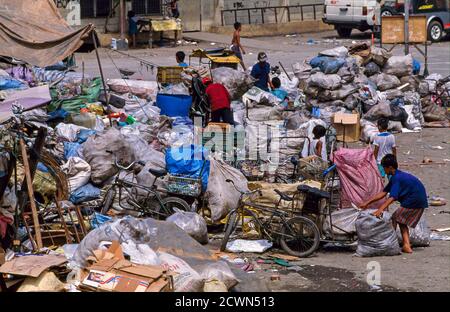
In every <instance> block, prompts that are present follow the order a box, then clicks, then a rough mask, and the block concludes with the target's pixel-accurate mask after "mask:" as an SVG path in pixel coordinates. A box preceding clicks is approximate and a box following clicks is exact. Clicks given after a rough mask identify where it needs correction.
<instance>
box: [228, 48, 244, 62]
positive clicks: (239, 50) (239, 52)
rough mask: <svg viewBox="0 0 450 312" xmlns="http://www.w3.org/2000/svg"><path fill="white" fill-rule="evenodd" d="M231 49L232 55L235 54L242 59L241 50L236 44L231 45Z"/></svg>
mask: <svg viewBox="0 0 450 312" xmlns="http://www.w3.org/2000/svg"><path fill="white" fill-rule="evenodd" d="M231 51H233V52H234V55H236V57H237V58H238V59H240V60H241V61H242V52H241V49H240V48H239V47H238V46H232V47H231Z"/></svg>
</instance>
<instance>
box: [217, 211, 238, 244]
mask: <svg viewBox="0 0 450 312" xmlns="http://www.w3.org/2000/svg"><path fill="white" fill-rule="evenodd" d="M237 222H238V213H237V212H236V211H232V212H230V215H229V216H228V221H227V224H226V225H225V234H224V236H223V239H222V243H221V244H220V251H225V250H226V249H227V243H228V240H229V239H230V236H231V234H232V233H233V232H234V230H235V229H236V225H237Z"/></svg>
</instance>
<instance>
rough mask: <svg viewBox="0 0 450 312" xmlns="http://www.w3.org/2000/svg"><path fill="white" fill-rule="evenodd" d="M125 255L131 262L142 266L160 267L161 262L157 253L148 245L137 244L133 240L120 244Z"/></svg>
mask: <svg viewBox="0 0 450 312" xmlns="http://www.w3.org/2000/svg"><path fill="white" fill-rule="evenodd" d="M120 246H121V247H122V250H123V252H124V254H126V255H128V256H130V261H131V262H133V263H136V264H142V265H160V264H161V260H160V259H159V257H158V255H157V253H156V252H155V251H153V249H151V248H150V247H149V246H148V245H147V244H137V243H136V242H134V241H133V240H131V239H130V240H127V241H125V242H122V243H121V244H120Z"/></svg>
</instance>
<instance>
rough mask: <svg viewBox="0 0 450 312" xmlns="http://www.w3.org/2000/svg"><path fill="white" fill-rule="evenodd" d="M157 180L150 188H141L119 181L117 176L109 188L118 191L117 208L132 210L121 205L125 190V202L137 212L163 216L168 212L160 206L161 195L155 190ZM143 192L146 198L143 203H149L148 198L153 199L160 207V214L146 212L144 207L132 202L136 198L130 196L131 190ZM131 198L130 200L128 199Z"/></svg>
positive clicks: (131, 183) (134, 184)
mask: <svg viewBox="0 0 450 312" xmlns="http://www.w3.org/2000/svg"><path fill="white" fill-rule="evenodd" d="M156 180H157V179H155V181H154V182H153V184H152V185H151V186H150V187H146V186H142V185H139V184H136V183H133V182H129V181H126V180H124V179H121V178H120V177H119V175H117V177H116V179H115V181H114V184H113V185H112V186H111V188H112V189H114V190H116V189H118V191H119V206H120V207H121V208H122V209H124V210H133V209H130V208H127V207H124V206H123V205H122V198H123V197H122V195H123V189H124V190H125V192H126V193H127V194H128V195H129V197H128V200H127V202H128V203H129V204H130V205H132V206H133V207H134V208H135V209H136V210H137V211H139V212H141V213H144V214H149V213H150V212H151V213H152V214H159V215H163V213H164V212H165V213H167V212H168V211H166V207H165V206H164V205H163V204H162V198H161V195H159V192H158V191H157V190H155V187H154V185H155V182H156ZM130 189H131V190H133V189H134V190H136V189H138V190H143V191H145V192H146V193H147V197H146V198H145V200H144V203H148V202H149V201H150V198H152V197H155V198H156V200H157V201H158V204H159V206H160V209H161V210H160V211H162V212H163V213H161V212H157V211H154V210H153V211H148V210H147V209H145V208H144V206H145V205H141V204H139V203H138V202H137V201H135V200H134V198H135V197H136V195H137V194H132V191H131V190H130ZM130 197H131V198H130Z"/></svg>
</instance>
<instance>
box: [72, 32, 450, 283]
mask: <svg viewBox="0 0 450 312" xmlns="http://www.w3.org/2000/svg"><path fill="white" fill-rule="evenodd" d="M187 36H188V35H187ZM334 37H335V34H334V32H325V33H320V34H304V35H301V36H300V35H299V36H296V37H284V36H280V37H270V38H257V40H256V41H253V42H252V44H253V46H252V47H250V48H248V49H247V55H245V61H246V63H247V64H253V63H254V60H255V59H256V54H257V53H258V52H259V51H260V50H266V51H269V59H270V62H271V63H273V64H276V63H278V61H282V62H283V64H284V65H285V66H286V68H290V66H291V65H292V64H293V63H295V62H298V61H303V60H304V59H305V58H307V57H311V56H314V55H316V54H317V52H319V51H321V50H323V49H325V48H332V47H334V46H336V45H340V44H346V45H348V44H351V43H353V42H359V41H369V40H370V35H368V34H358V33H356V34H355V35H353V36H352V38H351V39H350V40H345V41H344V40H337V41H336V40H334ZM309 38H314V39H315V40H317V43H316V44H314V45H308V44H306V41H307V40H308V39H309ZM217 39H223V43H220V42H214V45H212V43H211V42H208V41H200V42H199V46H200V47H217V46H219V45H222V46H226V44H225V43H226V42H227V40H228V38H225V39H224V38H220V37H218V38H217ZM281 46H282V47H283V48H280V47H281ZM196 47H197V46H194V45H190V44H186V45H184V46H181V47H176V48H172V47H162V48H158V49H153V50H146V49H144V50H133V51H129V52H128V53H130V54H132V55H134V56H138V57H141V58H143V59H146V60H148V61H150V62H153V63H155V64H158V65H174V63H175V59H174V55H175V52H176V51H177V50H184V51H185V52H186V53H187V54H188V53H189V52H190V51H192V49H193V48H196ZM449 48H450V44H449V41H448V39H447V40H446V41H444V42H442V43H438V44H434V45H433V46H431V47H430V48H429V51H430V72H439V73H441V74H443V75H448V74H450V59H449V55H450V52H449V51H450V49H449ZM394 52H395V54H401V52H402V50H401V49H399V48H398V49H397V50H395V51H394ZM414 54H415V55H416V52H414ZM100 55H101V58H102V64H103V67H104V71H105V76H106V77H107V78H119V77H120V76H119V73H118V70H117V68H116V67H119V68H129V69H133V70H136V71H137V73H136V74H135V75H134V76H133V78H135V79H146V80H154V77H155V74H156V71H155V72H151V71H147V70H146V69H145V68H141V67H140V66H139V62H137V61H136V60H134V59H132V58H129V57H125V56H120V55H117V54H116V53H115V52H109V51H107V50H105V49H102V50H101V52H100ZM77 60H78V63H79V65H81V64H80V61H81V60H84V62H85V65H86V72H87V73H88V74H91V75H98V74H99V71H98V67H97V64H96V61H95V55H94V54H90V55H84V56H81V55H79V56H77ZM288 71H289V69H288ZM396 138H397V145H398V146H399V148H398V156H399V161H400V162H401V165H400V166H401V169H403V170H405V171H409V172H411V173H413V174H415V175H417V176H418V177H419V178H420V179H421V180H422V181H423V183H424V184H425V186H426V189H427V192H428V194H429V195H430V196H432V195H436V196H441V197H444V198H445V199H447V201H448V202H450V161H449V160H450V129H424V130H423V132H421V133H406V134H397V135H396ZM363 145H364V144H363V143H359V144H357V146H360V147H361V146H363ZM357 146H356V147H357ZM435 146H441V147H442V149H436V148H433V147H435ZM424 157H429V158H431V159H432V160H433V161H434V162H435V164H431V165H419V164H420V163H421V162H422V160H423V158H424ZM445 159H447V161H445ZM403 163H406V165H404V164H403ZM441 212H446V213H441ZM449 213H450V204H448V203H447V204H446V205H445V206H441V207H430V208H429V209H427V210H426V213H425V217H426V218H427V220H428V223H429V226H430V227H431V228H432V229H436V228H443V227H450V214H449ZM442 234H444V235H448V236H450V232H443V233H442ZM214 247H216V246H214V243H213V245H212V246H211V248H214ZM353 253H354V252H353V251H351V250H342V249H336V248H333V249H327V250H324V249H321V250H319V251H318V252H317V253H316V254H315V255H314V256H313V257H310V258H307V259H301V260H299V261H298V263H295V265H294V267H293V268H284V267H282V266H279V265H275V266H273V265H265V264H264V265H262V266H261V267H260V269H258V270H256V271H255V273H247V272H244V271H242V270H241V269H240V268H239V267H237V266H236V267H233V271H234V272H235V273H236V275H237V276H238V277H239V278H240V279H241V283H240V284H239V286H238V287H237V288H236V291H391V290H400V291H450V281H449V278H450V241H437V240H435V241H432V243H431V246H430V247H427V248H416V249H415V250H414V253H413V254H411V255H409V254H408V255H407V254H402V255H399V256H394V257H375V258H358V257H355V256H354V255H353ZM252 257H255V256H252ZM370 261H377V262H378V263H379V264H380V268H381V284H380V285H379V286H380V287H379V288H371V287H370V286H369V285H368V284H367V283H366V277H367V273H368V272H369V271H368V269H367V265H368V263H369V262H370ZM274 270H275V271H274ZM273 274H279V275H280V280H277V281H271V276H272V275H273Z"/></svg>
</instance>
